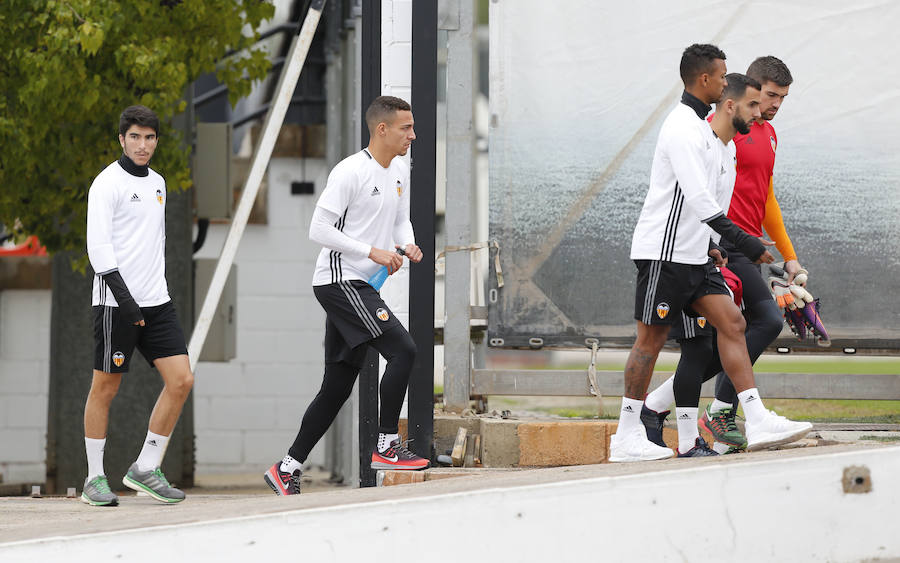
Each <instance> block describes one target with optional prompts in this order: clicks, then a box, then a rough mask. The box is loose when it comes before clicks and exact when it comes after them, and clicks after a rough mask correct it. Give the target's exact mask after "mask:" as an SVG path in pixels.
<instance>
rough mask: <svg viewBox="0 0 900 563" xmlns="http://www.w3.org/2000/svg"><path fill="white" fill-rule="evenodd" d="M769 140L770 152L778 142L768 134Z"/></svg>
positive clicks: (773, 150)
mask: <svg viewBox="0 0 900 563" xmlns="http://www.w3.org/2000/svg"><path fill="white" fill-rule="evenodd" d="M769 142H770V143H772V152H775V147H776V146H778V143H777V142H776V141H775V137H773V136H771V135H769Z"/></svg>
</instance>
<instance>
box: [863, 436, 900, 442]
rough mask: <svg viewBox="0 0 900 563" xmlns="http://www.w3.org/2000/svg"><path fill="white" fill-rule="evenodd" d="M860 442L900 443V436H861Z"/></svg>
mask: <svg viewBox="0 0 900 563" xmlns="http://www.w3.org/2000/svg"><path fill="white" fill-rule="evenodd" d="M859 439H860V440H874V441H876V442H900V436H860V437H859Z"/></svg>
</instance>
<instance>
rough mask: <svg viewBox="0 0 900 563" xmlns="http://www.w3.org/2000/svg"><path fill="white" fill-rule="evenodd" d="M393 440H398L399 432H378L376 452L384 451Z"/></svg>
mask: <svg viewBox="0 0 900 563" xmlns="http://www.w3.org/2000/svg"><path fill="white" fill-rule="evenodd" d="M394 440H398V441H399V440H400V434H385V433H384V432H379V433H378V453H384V452H385V451H387V449H388V448H390V447H391V442H393V441H394Z"/></svg>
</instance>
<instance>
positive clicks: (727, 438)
mask: <svg viewBox="0 0 900 563" xmlns="http://www.w3.org/2000/svg"><path fill="white" fill-rule="evenodd" d="M709 407H710V405H706V410H704V411H703V415H701V416H700V420H698V421H697V422H698V424H699V425H700V428H702V429H704V430H706V431H707V432H709V433H710V434H712V437H713V440H714V441H715V442H718V444H722V445H725V446H728V448H727V450H725V452H724V453H729V454H731V453H735V452H738V451H741V450H743V449H745V448H746V447H747V438H745V437H744V435H743V434H741V431H740V430H738V427H737V424H736V423H735V421H734V417H735V412H734V409H733V408H726V409H722V410H720V411H719V412H717V413H715V414H712V413H710V412H709ZM715 449H716V451H719V450H720V449H721V446H720V447H719V448H715ZM719 453H723V452H719Z"/></svg>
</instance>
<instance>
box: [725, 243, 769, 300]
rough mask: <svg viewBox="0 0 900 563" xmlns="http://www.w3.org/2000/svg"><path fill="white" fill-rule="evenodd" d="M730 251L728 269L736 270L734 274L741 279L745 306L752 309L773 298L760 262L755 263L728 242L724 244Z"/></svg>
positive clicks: (727, 250)
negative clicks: (763, 275) (757, 304)
mask: <svg viewBox="0 0 900 563" xmlns="http://www.w3.org/2000/svg"><path fill="white" fill-rule="evenodd" d="M722 246H723V247H724V248H725V251H726V252H728V269H729V270H731V271H732V272H734V275H736V276H737V277H739V278H740V279H741V286H742V287H743V292H744V295H743V297H744V308H745V309H750V307H752V306H753V305H755V304H756V303H759V302H760V301H766V300H771V299H772V293H771V292H770V291H769V287H768V285H767V284H766V280H764V279H763V277H762V273H761V269H760V266H759V264H754V263H753V262H751V261H750V259H749V258H747V257H746V256H744V255H743V254H741V251H739V250H737V249H736V248H733V247H731V246H729V245H728V244H727V243H726V244H723V245H722Z"/></svg>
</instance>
